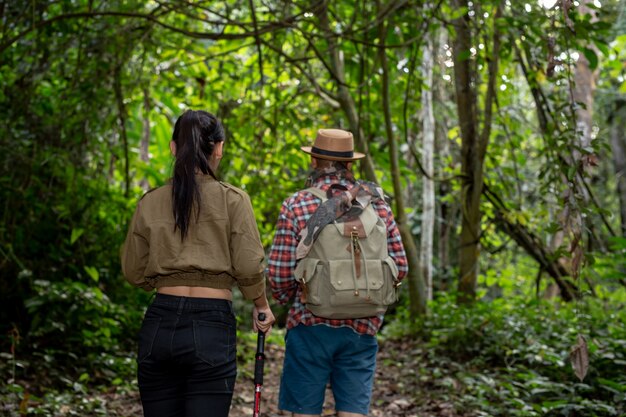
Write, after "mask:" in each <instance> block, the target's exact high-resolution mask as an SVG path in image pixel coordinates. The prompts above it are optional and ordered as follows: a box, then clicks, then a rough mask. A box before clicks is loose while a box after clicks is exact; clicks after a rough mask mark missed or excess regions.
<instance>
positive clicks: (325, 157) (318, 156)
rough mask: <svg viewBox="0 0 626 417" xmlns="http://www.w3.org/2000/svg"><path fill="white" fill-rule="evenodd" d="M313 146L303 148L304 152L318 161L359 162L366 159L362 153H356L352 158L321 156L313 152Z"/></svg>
mask: <svg viewBox="0 0 626 417" xmlns="http://www.w3.org/2000/svg"><path fill="white" fill-rule="evenodd" d="M312 148H313V147H312V146H301V147H300V149H302V151H303V152H305V153H308V154H309V155H311V156H314V157H316V158H318V159H328V160H329V161H357V160H359V159H363V158H365V154H364V153H361V152H354V153H353V155H352V157H351V158H345V157H340V156H330V155H320V154H318V153H315V152H313V151H312Z"/></svg>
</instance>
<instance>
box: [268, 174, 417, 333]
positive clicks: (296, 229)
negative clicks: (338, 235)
mask: <svg viewBox="0 0 626 417" xmlns="http://www.w3.org/2000/svg"><path fill="white" fill-rule="evenodd" d="M331 184H341V185H344V186H346V187H347V188H352V186H353V185H354V184H353V183H352V182H350V181H348V180H346V179H342V178H339V177H337V176H336V175H333V174H330V175H326V176H323V177H321V178H319V179H318V180H317V181H316V183H315V184H313V186H314V187H317V188H321V189H322V190H327V189H328V188H329V187H330V186H331ZM320 203H321V200H320V199H319V198H317V197H315V196H314V195H313V194H311V193H309V192H306V191H298V192H296V193H295V194H293V195H292V196H291V197H289V198H287V199H286V200H285V201H284V202H283V205H282V207H281V209H280V214H279V216H278V222H277V224H276V234H275V236H274V242H273V243H272V249H271V251H270V255H269V259H268V262H267V263H268V275H269V279H270V284H271V286H272V293H273V296H274V298H275V299H276V300H277V301H278V302H279V303H280V304H287V303H288V302H289V301H293V304H292V306H291V309H290V310H289V317H288V319H287V328H288V329H291V328H294V327H296V326H297V325H298V324H300V323H302V324H304V325H307V326H312V325H316V324H324V325H327V326H330V327H350V328H352V329H354V330H355V331H356V332H357V333H360V334H369V335H372V336H374V335H376V333H377V332H378V330H379V329H380V326H381V324H382V322H383V315H382V314H380V315H378V316H374V317H367V318H361V319H346V320H338V319H326V318H322V317H317V316H315V315H313V314H312V313H311V312H310V311H309V310H307V308H306V307H305V306H304V305H303V304H302V303H301V302H300V292H301V290H300V285H299V284H298V282H297V281H296V279H295V277H294V270H295V268H296V247H297V246H298V243H299V241H300V231H301V230H302V229H304V227H305V225H306V222H307V220H308V219H309V217H311V215H312V214H313V213H314V212H315V210H316V209H317V207H318V206H319V205H320ZM374 204H375V208H376V212H377V213H378V216H380V218H381V219H383V220H384V221H385V223H386V225H387V246H388V251H389V256H391V257H392V258H393V260H394V261H395V263H396V265H397V266H398V272H399V274H398V279H399V280H401V279H403V278H404V277H405V276H406V274H407V272H408V269H409V268H408V264H407V259H406V254H405V253H404V246H403V245H402V240H401V238H400V231H399V230H398V226H397V225H396V222H395V220H394V218H393V214H392V213H391V209H390V208H389V206H388V205H387V203H385V202H384V201H382V200H377V201H376V202H374Z"/></svg>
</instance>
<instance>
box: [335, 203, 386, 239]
mask: <svg viewBox="0 0 626 417" xmlns="http://www.w3.org/2000/svg"><path fill="white" fill-rule="evenodd" d="M377 222H378V215H377V214H376V211H375V210H374V207H373V206H372V205H371V204H370V205H368V206H367V207H365V209H363V213H361V215H360V216H358V217H356V218H354V219H351V220H350V221H347V222H340V221H335V222H334V225H335V227H336V228H337V231H338V232H339V233H340V234H341V235H343V236H346V237H350V236H351V235H352V233H353V232H358V236H359V239H364V238H366V237H368V236H369V235H370V233H372V230H373V229H374V227H376V223H377Z"/></svg>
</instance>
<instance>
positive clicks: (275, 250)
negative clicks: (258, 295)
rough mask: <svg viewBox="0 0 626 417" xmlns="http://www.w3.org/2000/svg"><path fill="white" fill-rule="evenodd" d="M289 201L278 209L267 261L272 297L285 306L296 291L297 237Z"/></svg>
mask: <svg viewBox="0 0 626 417" xmlns="http://www.w3.org/2000/svg"><path fill="white" fill-rule="evenodd" d="M290 201H291V199H287V200H285V202H283V205H282V207H281V209H280V214H279V215H278V221H277V223H276V233H275V235H274V241H273V242H272V249H271V252H270V255H269V258H268V261H267V265H268V274H269V276H270V284H271V287H272V295H273V297H274V298H275V299H276V300H277V301H278V302H279V303H280V304H287V303H288V302H289V300H290V299H292V298H293V297H294V296H295V295H296V292H297V290H298V283H297V282H296V280H295V278H294V269H295V268H296V247H297V246H298V236H297V233H296V224H295V218H294V212H293V210H292V209H291V208H290V204H289V202H290Z"/></svg>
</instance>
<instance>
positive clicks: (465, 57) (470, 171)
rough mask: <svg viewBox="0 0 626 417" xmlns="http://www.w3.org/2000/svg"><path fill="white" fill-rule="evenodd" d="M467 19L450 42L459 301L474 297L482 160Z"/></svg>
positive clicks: (461, 4)
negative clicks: (457, 134) (457, 156)
mask: <svg viewBox="0 0 626 417" xmlns="http://www.w3.org/2000/svg"><path fill="white" fill-rule="evenodd" d="M454 7H455V8H457V9H460V8H465V9H466V10H469V5H468V1H467V0H456V1H455V2H454ZM469 23H470V17H469V15H468V13H467V12H466V13H465V14H464V15H463V16H461V17H459V18H458V19H456V20H455V21H454V28H455V31H456V34H455V38H454V40H453V59H454V88H455V92H456V105H457V112H458V117H459V125H460V129H461V141H462V144H461V175H462V180H461V181H462V185H461V205H462V221H461V236H460V242H459V243H460V244H459V273H460V278H459V285H458V287H459V292H460V296H461V301H472V300H474V298H475V297H476V280H477V277H478V259H479V254H480V220H481V212H480V195H481V192H482V183H483V181H482V178H483V161H482V159H481V158H480V157H479V155H478V140H479V138H478V131H477V121H476V90H475V85H474V83H475V81H476V77H475V74H474V71H473V68H472V66H471V62H472V61H471V59H470V57H469V51H470V48H471V46H472V34H471V31H470V26H469Z"/></svg>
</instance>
